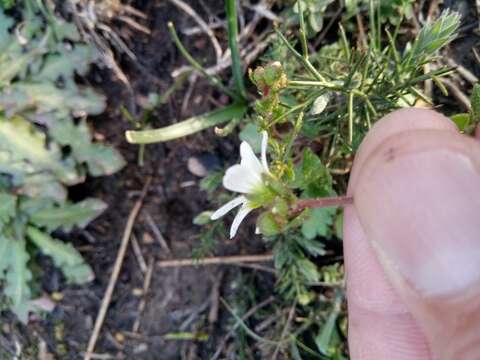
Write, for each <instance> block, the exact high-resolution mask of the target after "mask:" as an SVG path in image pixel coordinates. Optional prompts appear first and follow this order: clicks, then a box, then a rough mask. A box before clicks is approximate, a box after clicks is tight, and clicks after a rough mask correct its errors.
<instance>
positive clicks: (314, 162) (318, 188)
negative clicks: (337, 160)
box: [293, 148, 334, 198]
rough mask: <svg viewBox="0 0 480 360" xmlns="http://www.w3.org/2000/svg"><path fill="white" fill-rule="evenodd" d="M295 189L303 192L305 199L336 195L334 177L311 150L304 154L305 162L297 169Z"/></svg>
mask: <svg viewBox="0 0 480 360" xmlns="http://www.w3.org/2000/svg"><path fill="white" fill-rule="evenodd" d="M293 185H294V186H295V187H297V188H300V189H302V190H303V194H302V196H303V197H307V198H312V197H325V196H331V195H333V194H334V192H333V188H332V177H331V175H330V173H329V171H328V169H327V168H326V167H325V165H323V164H322V161H321V160H320V158H319V157H318V156H317V155H315V154H314V153H313V151H312V150H310V149H309V148H307V149H305V151H304V153H303V162H302V163H301V164H300V165H299V166H297V168H296V169H295V183H294V184H293Z"/></svg>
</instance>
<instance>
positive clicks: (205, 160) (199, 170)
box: [187, 154, 220, 177]
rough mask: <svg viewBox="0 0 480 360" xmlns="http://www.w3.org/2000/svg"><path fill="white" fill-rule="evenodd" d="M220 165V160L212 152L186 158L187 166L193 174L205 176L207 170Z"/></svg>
mask: <svg viewBox="0 0 480 360" xmlns="http://www.w3.org/2000/svg"><path fill="white" fill-rule="evenodd" d="M219 167H220V160H219V159H218V157H217V156H215V155H212V154H202V155H198V156H192V157H190V158H189V159H188V162H187V168H188V171H190V172H191V173H192V174H193V175H195V176H198V177H205V176H207V175H208V173H209V172H211V171H213V170H216V169H218V168H219Z"/></svg>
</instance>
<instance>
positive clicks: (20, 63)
mask: <svg viewBox="0 0 480 360" xmlns="http://www.w3.org/2000/svg"><path fill="white" fill-rule="evenodd" d="M27 3H28V4H27V5H25V6H24V11H23V14H22V19H18V20H17V21H15V20H14V19H13V18H11V17H8V16H6V15H5V14H4V13H3V12H2V11H0V280H1V281H2V283H3V296H4V300H5V302H6V304H8V306H9V307H10V308H11V309H12V310H13V311H14V312H15V313H16V314H17V315H18V317H19V318H20V319H21V320H22V321H26V320H27V319H28V313H29V311H35V310H36V309H35V308H34V307H33V306H32V302H31V299H32V298H33V297H34V296H35V294H34V291H33V290H32V287H31V285H32V284H31V282H32V279H33V278H34V276H32V272H31V270H30V269H31V267H30V265H31V262H33V261H34V260H35V257H34V255H35V253H36V252H38V251H39V252H41V253H43V254H45V255H47V256H50V257H51V258H52V260H53V263H54V264H55V265H56V266H57V267H58V268H60V269H61V270H62V272H63V274H64V276H65V278H66V280H67V281H68V282H72V283H84V282H86V281H89V280H91V279H92V278H93V273H92V270H91V268H90V267H89V266H88V264H86V263H85V262H84V260H83V258H82V256H81V255H80V254H79V253H78V251H76V250H75V249H74V247H73V246H72V245H70V244H67V243H64V242H62V241H60V240H59V239H57V238H55V236H54V235H52V234H62V235H63V236H64V235H65V234H66V233H67V232H68V231H70V230H71V229H72V228H73V227H75V226H77V227H83V226H86V225H87V224H88V223H89V222H90V221H91V220H92V219H94V218H95V217H96V216H98V215H99V214H100V213H101V212H102V211H103V210H104V209H105V208H106V204H104V203H103V202H102V201H101V200H98V199H85V200H83V201H80V202H77V203H74V202H71V201H69V200H68V196H67V187H68V186H70V185H75V184H79V183H82V182H83V181H84V180H85V177H86V176H87V174H88V175H90V176H101V175H108V174H112V173H114V172H116V171H117V170H119V169H120V168H121V167H122V166H123V165H124V160H123V159H122V157H121V156H120V154H119V153H118V152H117V151H116V150H114V149H113V148H111V147H109V146H107V145H104V144H101V143H96V142H93V141H92V134H91V130H90V129H89V127H88V125H87V123H86V121H85V117H86V115H88V114H92V115H95V114H100V113H101V112H102V111H103V110H104V107H105V99H104V98H103V97H102V96H101V95H99V94H97V93H95V92H94V91H93V90H92V89H91V88H87V87H80V86H78V85H77V84H76V83H75V80H74V77H75V75H84V74H85V73H86V72H87V70H88V68H89V65H90V64H92V63H93V62H94V61H95V60H96V58H97V54H96V52H95V50H94V49H93V48H92V47H91V46H89V45H86V44H84V43H82V42H81V41H80V36H79V33H78V32H77V30H76V28H75V26H74V25H73V24H70V23H68V22H65V21H64V20H62V19H60V18H58V17H56V16H55V14H54V12H53V10H52V9H50V8H48V7H46V6H44V5H42V3H41V2H27ZM40 6H41V8H39V7H40ZM40 14H41V15H40ZM20 24H21V25H20ZM31 250H32V251H33V252H32V251H31Z"/></svg>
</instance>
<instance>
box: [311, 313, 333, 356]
mask: <svg viewBox="0 0 480 360" xmlns="http://www.w3.org/2000/svg"><path fill="white" fill-rule="evenodd" d="M337 317H338V312H336V311H332V312H331V313H330V315H329V316H328V319H327V321H326V322H325V324H324V325H323V327H322V330H321V331H320V333H319V334H318V335H317V336H316V337H315V344H316V345H317V348H318V351H320V353H322V354H323V355H327V356H328V355H330V354H331V348H332V340H333V338H334V337H335V336H336V335H337V334H336V333H337V329H336V323H337Z"/></svg>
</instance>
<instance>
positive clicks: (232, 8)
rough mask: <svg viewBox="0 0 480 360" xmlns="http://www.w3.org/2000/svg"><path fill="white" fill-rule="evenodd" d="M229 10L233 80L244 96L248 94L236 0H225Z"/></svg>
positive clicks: (228, 20) (229, 44) (229, 41)
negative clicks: (241, 55)
mask: <svg viewBox="0 0 480 360" xmlns="http://www.w3.org/2000/svg"><path fill="white" fill-rule="evenodd" d="M225 6H226V11H227V27H228V46H229V47H230V52H231V54H232V73H233V80H234V81H235V87H236V88H237V92H238V93H240V94H241V96H242V97H245V96H246V93H245V84H244V83H243V71H242V63H241V60H240V51H239V50H238V24H237V7H236V0H226V1H225Z"/></svg>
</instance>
